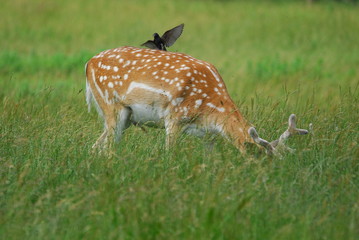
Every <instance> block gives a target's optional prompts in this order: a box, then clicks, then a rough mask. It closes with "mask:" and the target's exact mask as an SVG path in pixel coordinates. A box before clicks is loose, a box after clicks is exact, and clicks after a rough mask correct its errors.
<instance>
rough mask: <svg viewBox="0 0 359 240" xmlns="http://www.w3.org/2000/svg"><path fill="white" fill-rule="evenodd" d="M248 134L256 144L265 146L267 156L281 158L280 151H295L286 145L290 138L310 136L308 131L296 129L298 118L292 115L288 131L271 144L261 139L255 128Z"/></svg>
mask: <svg viewBox="0 0 359 240" xmlns="http://www.w3.org/2000/svg"><path fill="white" fill-rule="evenodd" d="M248 133H249V135H250V136H251V137H252V138H253V140H254V142H255V143H257V144H259V145H261V146H263V147H264V148H265V149H266V152H267V154H269V155H272V154H273V155H277V156H280V153H279V152H278V151H279V150H281V149H282V150H287V151H290V152H294V150H293V149H291V148H290V147H288V146H286V145H285V144H284V143H285V141H286V140H287V139H288V138H290V137H291V136H293V135H305V134H308V130H306V129H299V128H296V116H295V114H291V115H290V116H289V119H288V129H287V130H286V131H285V132H284V133H283V134H282V135H280V137H279V139H277V140H274V141H273V142H270V143H269V142H268V141H266V140H264V139H262V138H260V137H259V135H258V133H257V131H256V129H255V128H254V127H251V128H250V129H249V130H248Z"/></svg>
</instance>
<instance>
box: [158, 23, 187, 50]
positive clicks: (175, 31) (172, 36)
mask: <svg viewBox="0 0 359 240" xmlns="http://www.w3.org/2000/svg"><path fill="white" fill-rule="evenodd" d="M183 27H184V24H183V23H182V24H181V25H178V26H177V27H174V28H172V29H170V30H168V31H166V32H165V33H164V34H163V35H162V37H161V38H162V40H163V41H164V43H165V46H166V47H170V46H172V45H173V44H174V43H175V42H176V40H177V39H178V38H179V37H180V36H181V34H182V31H183Z"/></svg>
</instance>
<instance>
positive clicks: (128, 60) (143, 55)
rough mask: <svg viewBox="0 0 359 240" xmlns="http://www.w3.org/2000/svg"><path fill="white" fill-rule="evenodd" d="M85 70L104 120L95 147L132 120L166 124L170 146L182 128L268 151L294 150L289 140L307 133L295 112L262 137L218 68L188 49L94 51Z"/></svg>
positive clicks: (90, 98)
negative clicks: (279, 129)
mask: <svg viewBox="0 0 359 240" xmlns="http://www.w3.org/2000/svg"><path fill="white" fill-rule="evenodd" d="M85 71H86V102H87V105H88V111H90V110H91V104H92V103H94V105H95V107H96V109H97V112H98V113H99V115H100V116H101V117H102V118H103V120H104V131H103V133H102V134H101V136H100V137H99V138H98V139H97V141H96V142H95V144H94V145H93V146H92V148H93V149H105V148H108V147H109V145H111V144H109V142H119V141H120V140H121V137H122V136H123V133H124V131H125V130H126V129H127V128H128V127H130V126H131V125H135V126H139V127H143V126H150V127H159V128H164V129H165V131H166V140H165V146H166V149H169V148H170V147H171V146H173V145H174V144H175V142H176V139H177V137H178V135H179V134H181V133H185V134H191V135H195V136H198V137H202V138H203V137H204V136H206V135H208V134H209V135H211V136H212V135H213V136H218V135H219V136H222V137H224V138H225V139H227V140H228V141H229V142H230V143H232V144H233V145H234V146H235V147H236V148H237V149H238V150H239V151H240V152H242V153H246V146H247V144H245V143H250V144H254V145H257V146H259V147H260V148H261V149H264V150H265V151H266V153H267V154H268V155H280V149H282V150H283V149H284V150H289V151H291V149H290V148H289V147H287V146H286V145H285V142H286V140H287V139H288V138H290V137H291V136H293V135H305V134H307V133H308V130H305V129H299V128H296V116H295V115H294V114H291V115H290V117H289V119H288V129H287V130H286V131H285V132H284V133H283V134H281V135H280V137H279V138H278V139H276V140H274V141H272V142H269V141H267V140H265V139H262V138H260V136H259V135H258V133H257V131H256V129H255V128H254V127H253V126H252V124H251V123H250V122H249V121H247V119H246V118H245V117H244V116H243V115H242V114H241V112H240V110H239V109H238V108H237V106H236V105H235V103H234V101H233V100H232V98H231V97H230V96H229V94H228V90H227V88H226V85H225V83H224V81H223V80H222V77H221V76H220V74H219V73H218V71H217V69H216V68H215V67H214V66H213V65H212V64H210V63H208V62H206V61H202V60H198V59H196V58H194V57H192V56H190V55H187V54H184V53H177V52H167V51H161V50H156V49H144V48H136V47H131V46H124V47H119V48H114V49H110V50H106V51H103V52H100V53H99V54H97V55H95V56H94V57H92V58H91V59H90V60H89V61H88V62H87V63H86V66H85ZM282 150H281V151H282Z"/></svg>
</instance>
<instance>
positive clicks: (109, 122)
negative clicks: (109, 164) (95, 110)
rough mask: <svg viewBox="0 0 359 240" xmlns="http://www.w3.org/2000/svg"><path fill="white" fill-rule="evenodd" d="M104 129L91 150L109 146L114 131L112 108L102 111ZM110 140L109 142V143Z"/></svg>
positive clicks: (114, 123)
mask: <svg viewBox="0 0 359 240" xmlns="http://www.w3.org/2000/svg"><path fill="white" fill-rule="evenodd" d="M103 116H104V121H105V127H104V131H103V133H102V134H101V136H100V137H99V138H98V139H97V141H96V142H95V144H94V145H93V146H92V148H101V149H102V148H106V147H109V145H111V143H110V142H111V141H112V138H113V136H114V133H115V129H116V111H115V109H114V108H111V109H106V110H104V111H103ZM109 139H110V142H109Z"/></svg>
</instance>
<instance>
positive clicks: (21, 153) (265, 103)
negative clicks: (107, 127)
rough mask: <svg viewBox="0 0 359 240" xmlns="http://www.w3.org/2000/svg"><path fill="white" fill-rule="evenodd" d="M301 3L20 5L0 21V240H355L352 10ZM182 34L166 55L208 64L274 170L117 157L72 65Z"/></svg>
mask: <svg viewBox="0 0 359 240" xmlns="http://www.w3.org/2000/svg"><path fill="white" fill-rule="evenodd" d="M304 2H305V1H293V2H292V1H291V2H289V3H288V2H287V3H286V2H281V3H270V2H267V1H254V2H249V1H247V2H246V1H238V2H237V1H185V0H178V1H173V2H172V1H144V0H134V1H110V0H107V1H84V0H81V1H76V2H74V1H70V0H64V1H57V2H56V1H40V0H36V1H25V0H13V1H6V2H5V3H2V4H3V5H4V6H2V7H1V8H0V15H1V18H2V20H1V21H0V29H1V31H0V46H2V47H1V49H0V236H1V239H358V237H359V230H358V229H359V147H358V142H359V120H358V119H359V70H358V66H359V54H358V53H359V44H358V42H359V31H358V26H359V17H358V6H357V5H352V4H342V5H341V4H335V3H333V2H329V3H327V2H321V3H318V4H312V5H306V4H305V3H304ZM182 22H184V23H185V24H186V25H185V30H184V33H183V36H182V37H181V38H180V39H179V40H178V42H176V44H175V45H174V46H173V47H171V48H170V49H169V50H171V51H180V52H185V53H188V54H190V55H192V56H194V57H197V58H199V59H203V60H207V61H209V62H211V63H213V64H214V65H215V66H216V67H217V68H218V70H219V72H220V73H221V75H222V77H223V78H224V80H225V82H226V84H227V86H228V88H229V91H230V94H231V96H232V97H233V99H234V100H235V101H236V102H237V103H238V106H239V107H240V109H241V111H242V113H243V114H244V115H245V116H246V118H247V119H248V120H250V121H251V122H252V123H253V124H254V125H255V126H256V127H257V128H258V131H259V132H260V133H261V135H263V137H264V138H266V139H274V138H276V137H278V135H279V134H280V133H281V132H282V131H284V130H285V128H286V126H285V124H286V120H287V118H288V116H289V114H290V113H296V114H297V116H298V119H299V123H298V125H299V126H300V127H303V128H307V126H308V124H309V123H311V122H312V123H313V126H314V132H313V135H310V136H306V137H296V138H293V139H291V140H290V141H289V145H290V146H291V147H293V148H296V149H297V151H296V153H295V154H286V155H285V156H284V157H283V158H282V159H270V158H268V157H266V156H264V155H253V156H246V157H244V156H242V155H241V154H240V153H239V152H238V151H237V150H236V149H235V148H234V147H233V146H231V145H230V144H229V143H228V142H226V141H225V140H223V139H218V142H217V144H216V145H215V148H214V150H213V151H212V152H210V153H208V152H207V150H206V148H205V147H204V145H203V142H202V141H201V140H199V139H197V138H194V137H189V136H183V137H181V140H180V141H179V143H178V145H177V146H176V147H174V148H173V150H172V151H171V152H165V151H164V139H165V133H164V131H163V130H159V129H147V132H143V131H142V130H141V129H138V128H130V129H129V130H128V131H127V132H126V134H125V136H124V138H123V141H122V142H121V143H120V144H119V145H118V146H116V148H115V149H114V151H115V154H114V155H113V156H111V157H105V156H102V155H98V154H93V153H91V146H92V144H93V143H94V142H95V140H96V139H97V137H98V136H99V135H100V133H101V131H102V122H101V120H100V119H99V118H98V116H97V114H96V112H95V111H94V110H93V111H92V112H91V113H88V112H87V106H86V104H85V98H84V91H83V90H84V85H85V76H84V73H83V72H84V70H83V69H84V64H85V63H86V61H87V60H88V59H89V58H90V57H91V56H93V55H95V54H96V53H98V52H99V51H102V50H104V49H109V48H113V47H117V46H122V45H133V46H139V45H140V44H141V43H142V42H144V41H145V40H147V39H149V38H150V36H151V34H152V33H153V32H155V31H159V32H161V31H164V30H166V29H168V28H170V27H173V26H176V25H177V24H179V23H182Z"/></svg>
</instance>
